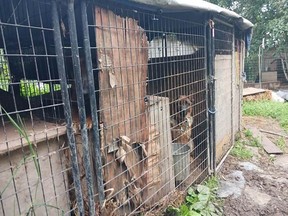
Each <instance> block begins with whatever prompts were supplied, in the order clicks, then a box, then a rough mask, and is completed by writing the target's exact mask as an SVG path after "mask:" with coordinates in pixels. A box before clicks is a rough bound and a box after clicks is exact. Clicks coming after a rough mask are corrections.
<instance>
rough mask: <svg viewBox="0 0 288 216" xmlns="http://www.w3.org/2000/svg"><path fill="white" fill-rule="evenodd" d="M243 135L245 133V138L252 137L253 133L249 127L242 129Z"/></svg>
mask: <svg viewBox="0 0 288 216" xmlns="http://www.w3.org/2000/svg"><path fill="white" fill-rule="evenodd" d="M243 133H244V135H245V137H247V138H250V137H252V136H253V133H252V131H251V130H249V129H246V130H244V132H243Z"/></svg>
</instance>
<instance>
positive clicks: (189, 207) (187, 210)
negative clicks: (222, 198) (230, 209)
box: [164, 177, 223, 216]
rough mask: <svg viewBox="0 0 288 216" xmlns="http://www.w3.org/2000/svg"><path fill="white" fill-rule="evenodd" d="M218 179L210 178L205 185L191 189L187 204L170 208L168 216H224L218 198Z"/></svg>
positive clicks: (167, 210) (166, 213) (167, 212)
mask: <svg viewBox="0 0 288 216" xmlns="http://www.w3.org/2000/svg"><path fill="white" fill-rule="evenodd" d="M218 184H219V182H218V179H217V177H211V178H209V179H208V180H207V181H206V182H205V183H204V184H203V185H198V186H197V187H196V188H192V187H191V188H189V189H188V194H187V196H186V202H185V203H184V204H182V205H181V206H180V207H179V208H175V207H168V208H167V209H166V212H165V214H164V215H166V216H202V215H203V216H204V215H205V216H206V215H207V216H216V215H222V212H223V210H222V207H221V205H220V202H219V200H218V199H217V196H216V190H217V188H218Z"/></svg>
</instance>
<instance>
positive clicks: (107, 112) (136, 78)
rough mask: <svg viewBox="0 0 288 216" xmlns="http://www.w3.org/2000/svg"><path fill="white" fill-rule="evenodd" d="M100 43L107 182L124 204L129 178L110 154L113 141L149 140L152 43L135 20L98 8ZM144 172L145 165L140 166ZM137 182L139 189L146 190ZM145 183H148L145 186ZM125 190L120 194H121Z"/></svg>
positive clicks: (102, 138) (100, 75)
mask: <svg viewBox="0 0 288 216" xmlns="http://www.w3.org/2000/svg"><path fill="white" fill-rule="evenodd" d="M95 23H96V44H97V47H98V48H97V56H98V62H99V68H100V72H99V75H98V77H99V89H100V98H99V101H100V105H99V107H100V121H101V122H102V123H103V128H105V129H104V130H103V131H102V135H103V137H101V140H102V143H101V147H102V152H103V154H104V155H103V158H104V163H105V166H104V180H105V182H107V185H106V188H107V189H112V188H113V189H114V194H117V195H116V199H117V201H119V202H120V203H124V202H125V201H126V200H127V199H128V194H127V193H126V192H125V190H122V189H123V188H124V187H125V186H126V185H125V184H126V183H127V180H128V179H129V172H125V170H126V168H125V167H124V166H122V165H119V162H117V161H115V154H113V153H108V152H107V149H108V148H107V146H108V145H109V144H111V143H112V142H113V139H115V138H119V137H120V136H123V135H125V136H127V137H129V138H130V139H131V143H135V142H137V143H145V142H146V141H148V127H147V123H146V116H145V102H144V97H145V95H146V77H147V62H148V42H147V37H146V34H145V31H144V30H143V29H142V28H141V27H139V26H138V25H137V21H136V20H133V19H131V18H122V17H120V16H117V15H115V14H114V13H113V12H111V11H109V10H106V9H101V8H98V7H96V9H95ZM136 167H137V169H139V170H140V172H141V171H143V170H141V169H143V168H144V162H143V163H138V165H136ZM140 182H145V181H144V179H143V181H137V183H136V184H137V185H136V186H137V187H139V188H142V187H143V185H141V183H140ZM143 184H144V183H143ZM119 191H121V192H120V193H118V192H119Z"/></svg>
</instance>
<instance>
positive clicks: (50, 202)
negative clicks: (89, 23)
mask: <svg viewBox="0 0 288 216" xmlns="http://www.w3.org/2000/svg"><path fill="white" fill-rule="evenodd" d="M0 4H1V7H0V102H1V103H0V104H1V112H0V121H1V123H0V190H1V193H0V194H1V195H0V212H1V213H0V214H1V215H11V214H16V215H20V214H21V215H22V214H27V215H30V214H35V215H59V214H62V213H64V212H68V211H69V209H70V200H69V191H70V190H73V187H71V186H70V185H69V183H70V182H69V179H68V175H67V173H68V171H69V170H70V169H71V168H70V166H69V164H68V163H67V160H66V152H67V151H68V149H67V144H66V139H65V134H66V127H65V125H63V124H62V123H63V118H64V117H63V103H62V99H61V94H60V93H61V87H60V84H59V83H60V80H59V76H58V72H57V67H56V54H55V49H54V38H53V27H52V20H51V3H50V2H40V1H32V0H11V1H0ZM18 127H19V128H18Z"/></svg>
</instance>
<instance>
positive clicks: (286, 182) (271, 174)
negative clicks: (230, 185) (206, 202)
mask: <svg viewBox="0 0 288 216" xmlns="http://www.w3.org/2000/svg"><path fill="white" fill-rule="evenodd" d="M245 125H249V126H254V127H257V128H258V129H263V130H267V131H270V132H271V131H272V132H276V133H280V134H286V136H288V134H287V133H285V131H284V130H283V129H281V127H280V126H279V124H278V122H276V121H275V120H273V119H266V118H260V117H244V118H243V126H244V127H245ZM265 135H266V136H267V137H268V138H270V139H271V141H273V142H274V143H275V142H276V141H277V140H278V139H279V136H276V135H270V134H265ZM285 141H286V147H287V146H288V139H287V138H286V139H285ZM249 148H250V150H251V151H252V152H253V158H252V159H251V160H248V161H247V160H246V161H241V160H239V159H237V158H235V157H232V156H228V157H227V159H226V161H225V162H224V164H223V167H222V168H221V171H220V173H219V177H220V179H221V182H224V183H225V182H226V181H228V179H229V178H231V173H232V172H233V171H234V172H238V174H239V173H240V175H243V177H244V178H243V179H239V177H235V179H234V182H236V183H237V181H239V182H240V181H242V180H243V181H244V182H245V183H244V184H243V187H242V186H240V190H239V191H240V194H239V195H238V196H233V195H229V196H228V197H226V198H224V199H223V202H224V215H227V216H230V215H232V216H233V215H237V216H238V215H241V216H242V215H245V216H246V215H247V216H254V215H255V216H256V215H269V216H270V215H271V216H280V215H281V216H282V215H283V216H284V215H288V175H287V173H288V154H287V153H288V152H287V149H288V148H286V150H285V153H284V154H282V155H272V156H271V155H270V156H269V155H268V154H267V153H266V152H265V151H264V150H263V149H262V148H261V147H259V148H257V147H249ZM243 164H248V165H249V166H248V168H247V167H246V168H245V166H243Z"/></svg>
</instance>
